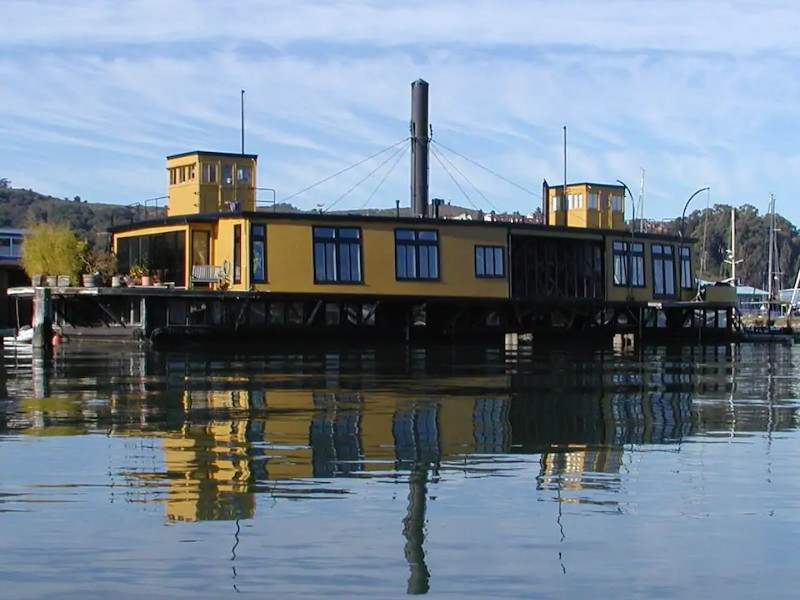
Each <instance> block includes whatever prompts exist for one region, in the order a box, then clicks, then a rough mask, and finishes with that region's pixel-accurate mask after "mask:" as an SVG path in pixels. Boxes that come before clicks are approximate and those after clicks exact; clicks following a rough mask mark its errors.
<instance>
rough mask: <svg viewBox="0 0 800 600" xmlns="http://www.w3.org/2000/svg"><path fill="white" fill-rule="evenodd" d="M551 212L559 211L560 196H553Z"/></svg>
mask: <svg viewBox="0 0 800 600" xmlns="http://www.w3.org/2000/svg"><path fill="white" fill-rule="evenodd" d="M553 210H555V211H557V210H561V196H553Z"/></svg>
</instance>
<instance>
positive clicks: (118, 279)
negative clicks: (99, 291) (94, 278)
mask: <svg viewBox="0 0 800 600" xmlns="http://www.w3.org/2000/svg"><path fill="white" fill-rule="evenodd" d="M111 287H112V288H118V287H122V276H121V275H112V276H111Z"/></svg>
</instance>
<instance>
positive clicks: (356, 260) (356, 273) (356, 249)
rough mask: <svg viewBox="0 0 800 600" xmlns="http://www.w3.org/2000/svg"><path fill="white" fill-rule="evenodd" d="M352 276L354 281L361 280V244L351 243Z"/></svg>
mask: <svg viewBox="0 0 800 600" xmlns="http://www.w3.org/2000/svg"><path fill="white" fill-rule="evenodd" d="M350 277H351V280H352V281H361V246H359V245H358V244H351V245H350Z"/></svg>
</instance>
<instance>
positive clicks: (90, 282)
mask: <svg viewBox="0 0 800 600" xmlns="http://www.w3.org/2000/svg"><path fill="white" fill-rule="evenodd" d="M82 279H83V287H87V288H93V287H97V275H95V274H94V273H86V274H84V275H83V276H82Z"/></svg>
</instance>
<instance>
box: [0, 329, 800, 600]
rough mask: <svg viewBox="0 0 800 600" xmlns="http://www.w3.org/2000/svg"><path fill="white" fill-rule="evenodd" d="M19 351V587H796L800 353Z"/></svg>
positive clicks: (11, 389)
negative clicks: (48, 355) (36, 356)
mask: <svg viewBox="0 0 800 600" xmlns="http://www.w3.org/2000/svg"><path fill="white" fill-rule="evenodd" d="M4 352H5V354H4V363H5V372H4V375H3V376H0V379H1V380H3V384H2V389H0V474H1V476H0V583H2V587H1V588H0V597H4V598H5V597H8V598H51V597H52V598H56V597H57V598H59V599H63V598H84V597H113V598H142V597H152V598H182V597H191V598H226V597H233V596H235V595H237V593H243V594H249V595H251V596H254V597H260V598H261V597H263V598H266V597H271V598H320V597H323V596H324V597H337V598H339V597H341V598H355V597H363V598H398V597H403V596H405V595H407V594H427V595H428V596H430V597H433V598H465V597H474V598H579V597H583V598H639V597H646V598H700V597H712V598H716V597H719V598H726V599H727V598H753V597H758V598H769V597H773V598H786V597H794V596H795V595H796V594H797V593H798V589H800V587H799V586H800V568H799V567H798V559H800V551H798V550H797V548H798V545H799V544H798V536H799V535H800V510H799V509H800V434H799V433H798V421H799V420H800V379H799V378H798V375H797V373H798V371H796V369H797V365H798V363H800V346H797V347H791V346H766V345H764V346H748V347H742V348H740V349H734V348H730V347H720V348H705V349H666V348H646V349H644V350H643V351H642V352H641V353H637V352H631V353H625V354H623V353H615V352H613V351H611V350H593V349H581V348H560V349H552V348H534V349H528V350H527V351H523V350H520V351H519V352H517V353H511V352H506V351H505V350H504V349H503V348H492V347H466V348H451V347H428V348H424V349H407V348H403V347H394V348H388V349H375V348H355V349H354V348H350V349H341V348H339V349H337V348H331V349H325V348H320V347H315V348H312V349H310V350H309V349H288V350H281V349H275V348H271V349H262V348H233V349H230V348H229V349H225V348H219V349H216V350H215V351H214V352H211V351H209V350H208V349H205V350H203V349H202V348H197V347H195V348H188V349H182V350H179V351H164V352H154V351H151V350H146V349H142V348H139V347H138V346H128V347H125V346H121V345H110V344H97V343H95V344H85V343H84V344H78V343H72V344H68V345H65V346H62V347H61V348H59V349H57V352H56V354H55V356H54V357H53V359H52V360H49V361H45V362H43V361H40V360H32V358H31V356H30V353H28V355H27V356H26V355H24V353H22V352H15V351H14V349H10V348H6V349H5V351H4Z"/></svg>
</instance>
